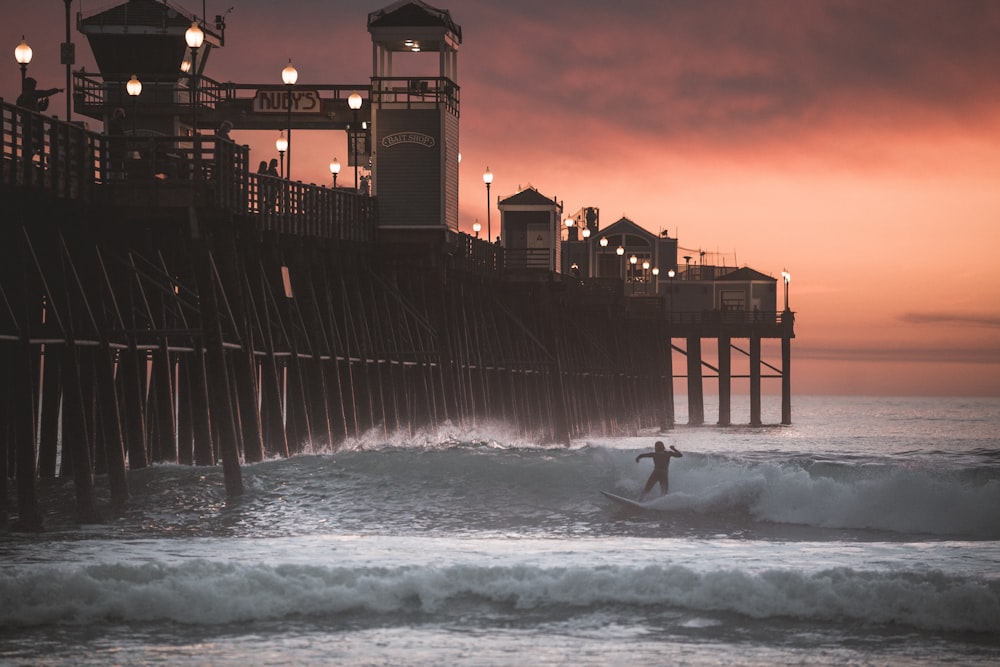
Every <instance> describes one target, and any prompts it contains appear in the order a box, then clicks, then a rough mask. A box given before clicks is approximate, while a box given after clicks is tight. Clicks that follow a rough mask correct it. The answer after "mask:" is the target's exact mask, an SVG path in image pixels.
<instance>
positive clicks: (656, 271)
mask: <svg viewBox="0 0 1000 667" xmlns="http://www.w3.org/2000/svg"><path fill="white" fill-rule="evenodd" d="M659 293H660V267H658V266H654V267H653V294H659Z"/></svg>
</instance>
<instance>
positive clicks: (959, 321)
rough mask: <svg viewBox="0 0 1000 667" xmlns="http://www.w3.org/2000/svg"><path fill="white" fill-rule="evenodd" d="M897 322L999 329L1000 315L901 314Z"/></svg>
mask: <svg viewBox="0 0 1000 667" xmlns="http://www.w3.org/2000/svg"><path fill="white" fill-rule="evenodd" d="M899 320H900V321H901V322H905V323H907V324H952V325H957V326H963V327H964V326H969V325H971V326H974V327H989V328H1000V314H996V315H990V314H983V313H949V312H913V313H903V314H902V315H900V316H899Z"/></svg>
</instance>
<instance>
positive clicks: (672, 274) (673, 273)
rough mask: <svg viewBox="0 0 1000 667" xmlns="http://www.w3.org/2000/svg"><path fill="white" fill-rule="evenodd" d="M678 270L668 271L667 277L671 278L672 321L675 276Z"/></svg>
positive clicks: (671, 315) (672, 315) (672, 317)
mask: <svg viewBox="0 0 1000 667" xmlns="http://www.w3.org/2000/svg"><path fill="white" fill-rule="evenodd" d="M676 275H677V272H676V271H674V270H673V269H670V270H669V271H667V277H668V278H670V321H671V322H673V321H674V276H676Z"/></svg>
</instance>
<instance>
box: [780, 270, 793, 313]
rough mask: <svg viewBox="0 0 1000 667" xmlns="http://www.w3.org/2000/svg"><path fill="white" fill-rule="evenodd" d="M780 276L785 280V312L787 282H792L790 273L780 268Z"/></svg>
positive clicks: (786, 308)
mask: <svg viewBox="0 0 1000 667" xmlns="http://www.w3.org/2000/svg"><path fill="white" fill-rule="evenodd" d="M781 278H782V280H784V282H785V312H786V313H787V312H788V283H790V282H792V274H790V273H789V272H788V271H784V270H782V272H781Z"/></svg>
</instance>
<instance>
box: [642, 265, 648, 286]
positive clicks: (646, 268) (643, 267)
mask: <svg viewBox="0 0 1000 667" xmlns="http://www.w3.org/2000/svg"><path fill="white" fill-rule="evenodd" d="M647 271H649V260H648V259H644V260H642V291H643V293H645V294H649V281H648V280H646V278H647V276H646V272H647Z"/></svg>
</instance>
